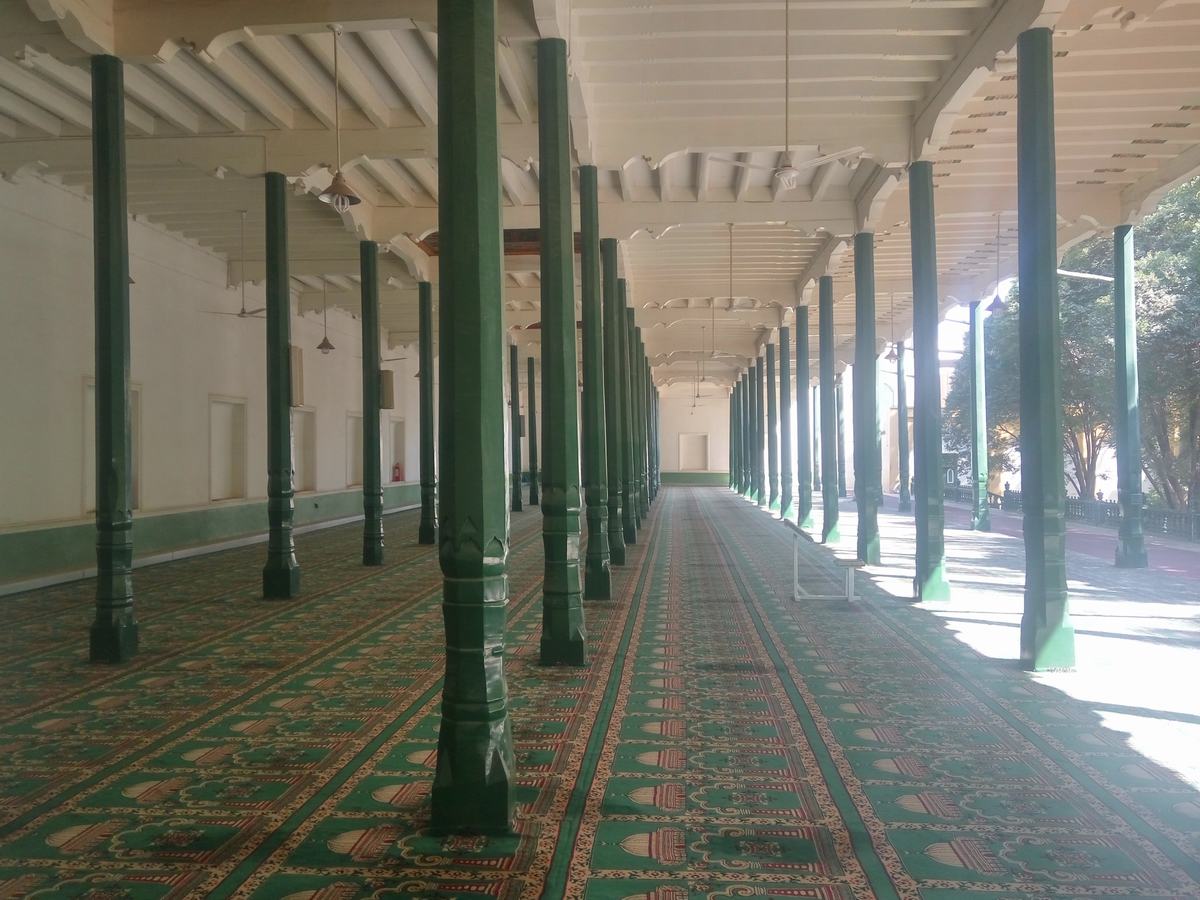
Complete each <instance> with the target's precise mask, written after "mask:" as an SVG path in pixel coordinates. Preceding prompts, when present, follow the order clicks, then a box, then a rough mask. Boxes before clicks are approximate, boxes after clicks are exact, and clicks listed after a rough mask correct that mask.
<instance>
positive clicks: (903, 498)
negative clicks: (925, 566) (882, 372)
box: [896, 341, 912, 512]
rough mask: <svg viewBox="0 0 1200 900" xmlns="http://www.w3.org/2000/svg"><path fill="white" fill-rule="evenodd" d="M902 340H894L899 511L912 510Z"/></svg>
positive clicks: (905, 378) (906, 397)
mask: <svg viewBox="0 0 1200 900" xmlns="http://www.w3.org/2000/svg"><path fill="white" fill-rule="evenodd" d="M904 352H905V351H904V341H897V342H896V424H897V426H898V428H897V432H898V433H897V436H896V448H897V453H898V455H899V457H900V512H911V511H912V494H911V492H910V491H909V488H908V482H909V477H910V475H911V468H910V467H909V463H908V376H907V375H906V374H905V373H904Z"/></svg>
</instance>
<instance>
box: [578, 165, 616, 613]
mask: <svg viewBox="0 0 1200 900" xmlns="http://www.w3.org/2000/svg"><path fill="white" fill-rule="evenodd" d="M579 207H580V216H579V218H580V231H581V232H582V237H583V247H582V251H583V252H582V253H581V255H580V266H581V268H582V272H581V273H580V274H581V275H582V279H583V444H584V448H585V449H584V454H583V490H584V509H585V510H586V515H587V554H586V556H585V557H584V572H583V595H584V596H585V597H587V598H588V599H596V600H607V599H609V598H610V597H611V596H612V574H611V572H610V567H611V565H612V563H611V560H610V557H609V550H608V452H607V451H608V447H607V446H606V445H605V442H604V424H605V423H604V416H605V413H604V407H605V403H606V402H607V399H608V398H607V397H606V396H605V393H604V310H603V308H602V307H601V301H600V214H599V211H598V209H597V198H596V167H595V166H580V167H579Z"/></svg>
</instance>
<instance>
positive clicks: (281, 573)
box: [262, 560, 300, 600]
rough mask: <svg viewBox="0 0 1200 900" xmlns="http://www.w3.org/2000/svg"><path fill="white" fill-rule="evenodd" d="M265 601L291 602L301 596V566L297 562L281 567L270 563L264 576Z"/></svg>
mask: <svg viewBox="0 0 1200 900" xmlns="http://www.w3.org/2000/svg"><path fill="white" fill-rule="evenodd" d="M262 585H263V599H264V600H290V599H292V598H293V597H298V596H300V566H299V565H297V564H296V561H295V560H292V561H291V562H289V563H287V564H285V565H282V566H279V565H273V564H271V563H268V564H267V565H266V567H264V568H263V576H262Z"/></svg>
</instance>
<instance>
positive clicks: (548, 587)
mask: <svg viewBox="0 0 1200 900" xmlns="http://www.w3.org/2000/svg"><path fill="white" fill-rule="evenodd" d="M537 72H538V152H539V158H540V160H541V169H540V199H539V203H540V206H541V221H542V253H541V264H542V432H543V438H544V444H545V446H544V447H542V455H543V459H542V544H543V546H544V547H545V551H546V569H545V573H546V574H545V583H544V587H543V593H542V642H541V662H542V665H569V666H582V665H584V664H586V663H587V632H586V630H585V628H584V623H583V604H582V602H581V601H582V598H583V585H582V583H581V579H580V577H579V576H580V573H579V503H580V485H579V393H578V387H577V381H576V378H577V377H578V371H579V368H578V364H577V361H576V358H575V272H574V267H575V229H574V227H573V225H572V223H571V159H570V153H571V140H570V133H569V132H570V120H569V119H568V113H567V42H566V41H564V40H562V39H561V38H543V39H542V40H540V41H538V42H537Z"/></svg>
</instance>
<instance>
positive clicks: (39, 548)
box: [0, 482, 421, 590]
mask: <svg viewBox="0 0 1200 900" xmlns="http://www.w3.org/2000/svg"><path fill="white" fill-rule="evenodd" d="M420 502H421V486H420V484H418V483H417V482H403V483H401V484H390V485H384V488H383V508H384V511H385V512H388V511H394V510H396V509H402V508H404V507H408V506H414V505H416V504H419V503H420ZM295 503H296V518H295V524H296V525H297V526H303V525H314V524H317V523H320V522H327V521H332V520H337V519H345V518H348V517H352V516H361V515H362V511H363V505H362V503H363V495H362V490H361V489H358V488H355V489H352V490H346V491H332V492H329V493H320V494H302V495H300V496H297V497H296V500H295ZM266 527H267V501H266V499H265V498H264V499H261V500H247V501H232V502H226V503H219V504H214V505H212V506H209V507H204V508H200V509H189V510H184V511H180V512H164V513H148V514H145V515H138V514H137V513H134V524H133V547H134V564H135V565H138V564H144V563H145V561H146V560H147V558H151V557H159V556H163V555H164V554H169V553H172V552H176V551H180V550H186V549H192V548H197V547H203V546H205V545H207V544H219V543H222V542H225V541H231V540H237V539H239V538H247V537H252V536H254V535H258V534H264V533H265V532H266ZM95 565H96V526H95V525H94V524H92V523H91V522H75V523H71V524H69V525H57V526H51V527H47V528H31V529H23V530H21V531H9V532H5V533H0V590H2V589H3V587H4V585H9V584H13V583H20V582H25V581H30V580H33V579H40V578H50V577H54V576H71V575H75V574H77V575H78V577H83V576H84V574H85V573H87V572H88V571H90V570H91V569H93V568H94V567H95Z"/></svg>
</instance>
